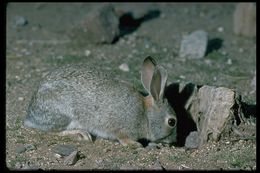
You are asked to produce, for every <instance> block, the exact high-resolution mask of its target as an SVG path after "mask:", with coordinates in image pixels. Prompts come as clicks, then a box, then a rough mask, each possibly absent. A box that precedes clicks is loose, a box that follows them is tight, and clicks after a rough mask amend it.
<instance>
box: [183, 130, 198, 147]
mask: <svg viewBox="0 0 260 173" xmlns="http://www.w3.org/2000/svg"><path fill="white" fill-rule="evenodd" d="M198 146H199V133H198V132H197V131H193V132H190V134H189V135H188V136H187V137H186V140H185V147H187V148H192V149H193V148H198Z"/></svg>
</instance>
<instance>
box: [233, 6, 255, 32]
mask: <svg viewBox="0 0 260 173" xmlns="http://www.w3.org/2000/svg"><path fill="white" fill-rule="evenodd" d="M233 27H234V28H233V29H234V33H235V34H237V35H242V36H246V37H255V36H256V5H255V4H254V3H238V4H237V5H236V9H235V12H234V26H233Z"/></svg>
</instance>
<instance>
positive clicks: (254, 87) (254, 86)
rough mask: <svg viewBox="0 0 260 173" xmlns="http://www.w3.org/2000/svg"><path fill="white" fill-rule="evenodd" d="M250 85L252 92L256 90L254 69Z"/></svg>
mask: <svg viewBox="0 0 260 173" xmlns="http://www.w3.org/2000/svg"><path fill="white" fill-rule="evenodd" d="M251 87H252V89H253V91H252V93H253V92H256V71H255V74H254V77H253V79H252V81H251Z"/></svg>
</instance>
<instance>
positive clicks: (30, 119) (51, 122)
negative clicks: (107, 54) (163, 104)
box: [25, 65, 147, 138]
mask: <svg viewBox="0 0 260 173" xmlns="http://www.w3.org/2000/svg"><path fill="white" fill-rule="evenodd" d="M143 115H144V108H143V102H142V96H141V95H140V94H139V93H138V92H137V91H136V90H135V89H134V88H133V87H132V86H130V85H129V84H126V83H122V82H120V81H118V80H115V79H113V77H112V76H111V75H109V74H108V73H102V72H99V71H98V70H96V69H94V68H91V67H85V66H83V65H74V66H65V67H62V68H59V69H57V70H55V71H53V72H51V73H50V74H49V75H47V76H46V78H45V79H44V80H43V81H42V82H41V84H40V86H39V88H38V90H37V91H36V93H35V95H34V96H33V98H32V100H31V103H30V105H29V108H28V116H27V119H26V121H25V124H26V125H27V126H30V127H34V128H38V129H41V130H44V131H51V130H52V131H53V130H57V131H62V130H67V129H83V130H86V131H88V132H90V133H94V134H100V133H104V136H109V135H108V134H111V132H112V133H113V132H115V131H118V130H123V131H127V132H129V133H130V134H128V135H129V136H130V135H131V136H135V137H136V138H139V137H142V135H141V134H140V132H137V130H136V129H142V128H143V124H144V123H146V121H147V120H146V119H145V116H143ZM142 131H143V132H144V133H145V131H146V130H145V129H142ZM109 137H110V138H113V136H109Z"/></svg>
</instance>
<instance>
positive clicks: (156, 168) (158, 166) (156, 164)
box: [150, 160, 164, 170]
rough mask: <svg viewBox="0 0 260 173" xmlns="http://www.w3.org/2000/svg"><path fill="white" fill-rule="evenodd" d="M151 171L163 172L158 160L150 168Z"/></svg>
mask: <svg viewBox="0 0 260 173" xmlns="http://www.w3.org/2000/svg"><path fill="white" fill-rule="evenodd" d="M150 169H152V170H164V168H163V167H162V165H161V163H160V161H159V160H156V161H155V163H154V164H153V165H152V166H151V168H150Z"/></svg>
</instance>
